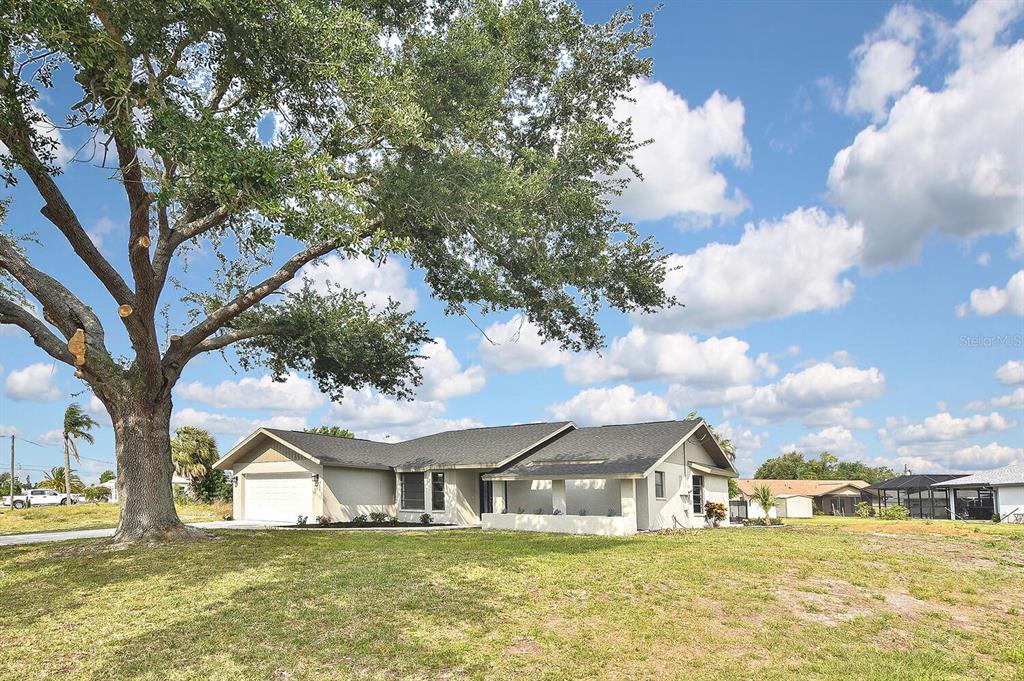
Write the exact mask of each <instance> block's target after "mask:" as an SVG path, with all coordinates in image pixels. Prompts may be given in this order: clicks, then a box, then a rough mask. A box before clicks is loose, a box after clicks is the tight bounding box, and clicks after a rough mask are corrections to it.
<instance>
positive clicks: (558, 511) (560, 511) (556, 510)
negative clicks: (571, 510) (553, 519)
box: [551, 508, 562, 515]
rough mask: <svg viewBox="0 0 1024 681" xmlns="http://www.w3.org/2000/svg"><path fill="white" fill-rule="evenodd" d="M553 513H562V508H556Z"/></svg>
mask: <svg viewBox="0 0 1024 681" xmlns="http://www.w3.org/2000/svg"><path fill="white" fill-rule="evenodd" d="M551 515H562V509H560V508H556V509H555V510H554V511H552V512H551Z"/></svg>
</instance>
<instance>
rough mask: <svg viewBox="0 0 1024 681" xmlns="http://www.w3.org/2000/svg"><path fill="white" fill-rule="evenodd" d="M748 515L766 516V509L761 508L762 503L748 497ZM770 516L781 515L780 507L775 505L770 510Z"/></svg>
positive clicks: (749, 516)
mask: <svg viewBox="0 0 1024 681" xmlns="http://www.w3.org/2000/svg"><path fill="white" fill-rule="evenodd" d="M747 517H748V518H764V509H763V508H761V504H759V503H757V502H756V501H754V500H753V499H747ZM768 517H769V518H778V517H779V507H778V506H775V507H774V508H772V510H771V511H769V512H768Z"/></svg>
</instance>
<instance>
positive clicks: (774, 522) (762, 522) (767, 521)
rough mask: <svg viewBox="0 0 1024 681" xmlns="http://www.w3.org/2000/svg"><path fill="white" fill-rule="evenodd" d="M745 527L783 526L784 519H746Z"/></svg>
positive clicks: (744, 521)
mask: <svg viewBox="0 0 1024 681" xmlns="http://www.w3.org/2000/svg"><path fill="white" fill-rule="evenodd" d="M743 524H744V525H745V526H758V525H759V526H761V527H764V526H765V525H781V524H782V518H745V519H744V520H743Z"/></svg>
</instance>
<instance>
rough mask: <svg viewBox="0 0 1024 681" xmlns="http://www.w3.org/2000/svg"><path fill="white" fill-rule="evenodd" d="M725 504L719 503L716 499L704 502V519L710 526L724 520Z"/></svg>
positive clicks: (719, 523)
mask: <svg viewBox="0 0 1024 681" xmlns="http://www.w3.org/2000/svg"><path fill="white" fill-rule="evenodd" d="M725 515H726V513H725V504H720V503H718V502H717V501H709V502H707V503H706V504H704V519H705V521H707V522H708V523H710V524H711V526H712V527H718V526H719V525H721V524H722V521H723V520H725Z"/></svg>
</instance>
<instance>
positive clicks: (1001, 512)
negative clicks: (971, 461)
mask: <svg viewBox="0 0 1024 681" xmlns="http://www.w3.org/2000/svg"><path fill="white" fill-rule="evenodd" d="M933 486H935V487H947V488H950V489H953V490H955V491H959V490H961V489H964V488H968V489H973V488H977V489H981V490H983V491H986V490H991V494H992V497H993V499H992V506H993V511H992V513H993V515H998V516H999V519H1000V520H1002V521H1009V522H1015V523H1024V465H1019V466H1005V467H1003V468H997V469H995V470H991V471H983V472H981V473H975V474H974V475H965V476H963V477H959V478H956V479H953V480H946V481H944V482H937V483H934V485H933ZM952 499H953V507H952V508H950V515H951V516H953V517H956V515H957V514H958V513H959V512H960V509H958V508H956V503H957V500H958V495H957V494H954V495H952Z"/></svg>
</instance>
